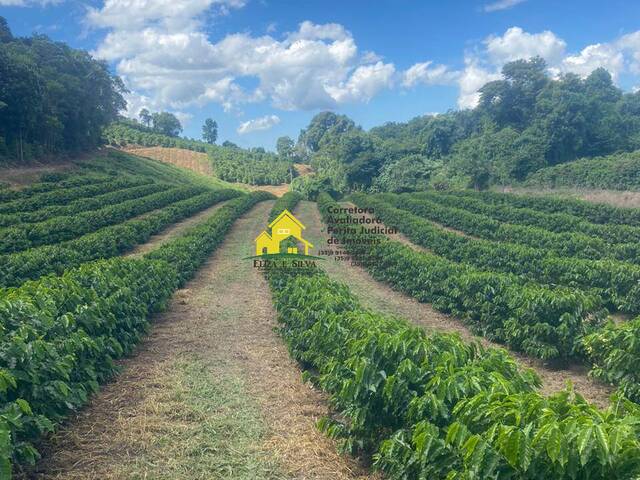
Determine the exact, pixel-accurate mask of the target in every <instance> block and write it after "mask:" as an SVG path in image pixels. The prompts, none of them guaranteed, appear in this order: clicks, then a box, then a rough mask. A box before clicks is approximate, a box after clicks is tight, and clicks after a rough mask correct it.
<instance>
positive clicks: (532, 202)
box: [448, 190, 640, 227]
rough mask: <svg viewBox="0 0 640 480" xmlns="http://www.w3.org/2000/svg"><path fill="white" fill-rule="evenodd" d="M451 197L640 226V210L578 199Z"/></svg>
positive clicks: (497, 195) (474, 193) (467, 194)
mask: <svg viewBox="0 0 640 480" xmlns="http://www.w3.org/2000/svg"><path fill="white" fill-rule="evenodd" d="M448 194H449V195H459V196H465V197H471V198H479V199H481V200H482V201H484V202H487V203H491V204H495V205H511V206H514V207H521V208H532V209H534V210H539V211H542V212H548V213H568V214H570V215H575V216H577V217H581V218H584V219H585V220H587V221H589V222H592V223H613V224H617V225H633V226H636V227H638V226H640V208H623V207H614V206H613V205H607V204H606V203H593V202H588V201H586V200H578V199H574V198H558V197H554V196H540V195H519V194H513V193H499V192H492V191H484V192H477V191H472V190H461V191H457V192H453V191H451V192H448Z"/></svg>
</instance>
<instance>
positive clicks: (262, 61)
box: [87, 0, 395, 111]
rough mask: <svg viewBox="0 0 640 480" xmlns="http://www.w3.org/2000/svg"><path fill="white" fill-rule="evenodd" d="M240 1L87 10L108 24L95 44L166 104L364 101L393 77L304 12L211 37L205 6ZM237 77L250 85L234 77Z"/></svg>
mask: <svg viewBox="0 0 640 480" xmlns="http://www.w3.org/2000/svg"><path fill="white" fill-rule="evenodd" d="M244 3H245V1H244V0H184V1H180V2H175V1H174V0H107V1H106V3H105V5H104V7H103V8H101V9H99V10H98V9H91V10H90V11H89V13H88V15H87V21H88V22H89V23H90V24H91V25H94V26H95V27H100V28H108V29H109V30H110V31H109V32H108V34H107V35H106V37H105V38H104V39H103V41H102V42H101V43H100V45H99V46H98V48H97V49H96V51H95V52H94V53H95V55H96V56H97V57H99V58H103V59H106V60H109V61H113V62H116V70H117V73H118V74H119V75H121V76H122V77H123V78H124V79H125V81H126V83H127V86H128V87H129V88H130V89H132V90H134V91H136V92H138V93H139V94H141V95H145V96H147V97H149V98H151V99H153V102H155V103H156V104H158V105H161V106H163V108H173V109H181V108H186V107H188V106H192V105H204V104H206V103H207V102H217V103H220V104H221V105H222V106H223V107H224V108H225V110H227V111H229V110H234V109H237V108H239V105H241V104H242V103H246V102H256V101H269V102H270V103H271V104H272V105H273V106H274V107H276V108H279V109H283V110H311V109H318V108H335V107H336V106H338V105H339V104H341V103H345V102H366V101H368V100H369V99H371V98H372V97H373V96H374V95H376V94H377V93H378V92H379V91H380V90H381V89H383V88H386V87H389V86H391V84H392V83H393V77H394V74H395V67H394V66H393V64H391V63H384V62H382V60H380V59H379V57H377V56H375V54H374V53H371V52H366V53H365V54H363V55H361V54H359V52H358V47H357V45H356V42H355V39H354V38H353V36H352V34H351V33H350V32H349V31H348V30H346V29H345V28H344V27H343V26H342V25H339V24H336V23H327V24H314V23H312V22H309V21H305V22H302V23H301V24H300V25H299V28H298V30H296V31H294V32H290V33H288V34H286V35H285V36H284V38H283V39H282V40H277V39H275V38H273V37H272V36H270V35H263V36H252V35H250V34H248V33H236V34H230V35H227V36H225V37H224V38H222V39H220V40H219V41H217V42H213V41H211V40H210V39H209V38H208V36H207V35H206V34H205V33H204V32H203V31H202V27H201V25H200V23H199V21H198V18H199V17H200V16H201V15H202V14H203V13H205V12H207V11H208V10H210V9H211V8H221V7H224V8H239V7H241V6H243V5H244ZM125 4H127V6H126V8H125V6H124V5H125ZM244 78H250V79H253V80H257V86H256V87H254V88H252V89H246V87H244V88H243V87H241V85H242V84H244V82H242V81H241V79H244Z"/></svg>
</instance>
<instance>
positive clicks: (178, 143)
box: [102, 122, 208, 152]
mask: <svg viewBox="0 0 640 480" xmlns="http://www.w3.org/2000/svg"><path fill="white" fill-rule="evenodd" d="M102 138H103V139H104V140H105V142H106V143H107V145H112V146H114V147H126V146H128V145H139V146H143V147H166V148H183V149H185V150H193V151H195V152H206V151H207V147H208V145H207V144H205V143H204V142H200V141H198V140H189V139H187V138H181V137H170V136H169V135H164V134H162V133H158V132H153V131H146V128H145V127H143V126H142V125H139V126H137V128H133V127H132V126H130V125H128V124H126V123H123V122H113V123H111V124H110V125H108V126H107V127H105V128H104V129H103V130H102Z"/></svg>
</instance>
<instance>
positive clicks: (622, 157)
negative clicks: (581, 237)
mask: <svg viewBox="0 0 640 480" xmlns="http://www.w3.org/2000/svg"><path fill="white" fill-rule="evenodd" d="M523 185H524V186H525V187H530V188H547V189H558V188H579V189H602V190H633V191H638V190H640V150H636V151H634V152H629V153H616V154H613V155H607V156H602V157H593V158H581V159H579V160H575V161H572V162H568V163H564V164H561V165H555V166H552V167H547V168H543V169H541V170H538V171H537V172H535V173H534V174H533V175H531V176H530V177H529V178H527V180H526V181H525V182H524V183H523Z"/></svg>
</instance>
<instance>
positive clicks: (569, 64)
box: [561, 43, 624, 80]
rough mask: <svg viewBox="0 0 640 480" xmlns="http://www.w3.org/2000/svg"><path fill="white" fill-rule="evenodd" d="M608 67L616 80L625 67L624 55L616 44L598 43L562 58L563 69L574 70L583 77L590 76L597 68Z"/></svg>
mask: <svg viewBox="0 0 640 480" xmlns="http://www.w3.org/2000/svg"><path fill="white" fill-rule="evenodd" d="M599 67H603V68H606V69H607V70H608V71H609V73H610V74H611V77H612V78H613V79H614V80H616V79H617V78H618V75H619V74H620V72H622V70H623V68H624V56H623V54H622V52H621V51H619V50H618V49H617V48H616V47H615V46H613V45H610V44H606V43H604V44H602V43H596V44H594V45H589V46H587V47H585V48H583V49H582V51H581V52H580V53H579V54H577V55H570V56H568V57H566V58H565V59H564V60H562V66H561V70H563V71H566V72H572V73H576V74H578V75H580V76H581V77H586V76H588V75H589V74H590V73H591V72H593V71H594V70H595V69H596V68H599Z"/></svg>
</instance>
